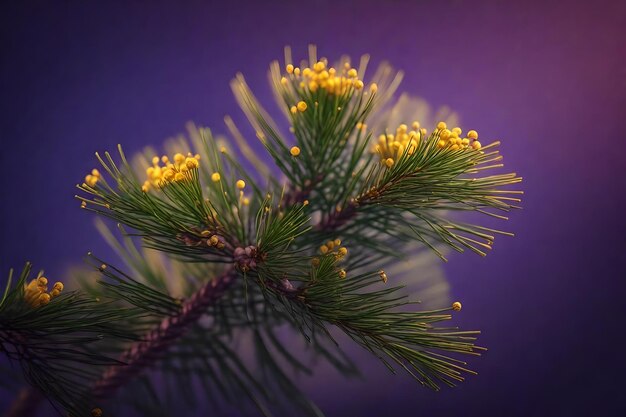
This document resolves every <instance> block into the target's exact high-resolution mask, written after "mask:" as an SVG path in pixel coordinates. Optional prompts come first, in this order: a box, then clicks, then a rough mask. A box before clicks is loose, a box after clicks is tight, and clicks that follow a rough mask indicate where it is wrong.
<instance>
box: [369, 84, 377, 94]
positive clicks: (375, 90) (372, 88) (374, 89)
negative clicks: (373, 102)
mask: <svg viewBox="0 0 626 417" xmlns="http://www.w3.org/2000/svg"><path fill="white" fill-rule="evenodd" d="M370 91H371V92H372V94H376V92H377V91H378V84H376V83H372V84H371V85H370Z"/></svg>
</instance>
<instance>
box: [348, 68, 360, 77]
mask: <svg viewBox="0 0 626 417" xmlns="http://www.w3.org/2000/svg"><path fill="white" fill-rule="evenodd" d="M357 75H358V74H357V72H356V70H355V69H354V68H350V69H349V70H348V77H351V78H356V76H357Z"/></svg>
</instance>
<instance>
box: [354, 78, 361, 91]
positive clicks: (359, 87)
mask: <svg viewBox="0 0 626 417" xmlns="http://www.w3.org/2000/svg"><path fill="white" fill-rule="evenodd" d="M354 88H356V89H357V90H360V89H362V88H363V81H361V80H356V81H355V82H354Z"/></svg>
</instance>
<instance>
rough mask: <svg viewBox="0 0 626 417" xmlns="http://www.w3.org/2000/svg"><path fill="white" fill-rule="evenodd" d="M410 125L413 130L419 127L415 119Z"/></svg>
mask: <svg viewBox="0 0 626 417" xmlns="http://www.w3.org/2000/svg"><path fill="white" fill-rule="evenodd" d="M411 127H412V128H413V130H417V129H419V128H420V122H418V121H417V120H416V121H414V122H413V124H412V125H411Z"/></svg>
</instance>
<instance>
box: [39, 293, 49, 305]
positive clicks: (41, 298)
mask: <svg viewBox="0 0 626 417" xmlns="http://www.w3.org/2000/svg"><path fill="white" fill-rule="evenodd" d="M51 298H52V297H50V294H48V293H45V292H44V293H42V294H39V298H38V300H39V304H40V305H42V306H45V305H46V304H48V303H49V302H50V299H51Z"/></svg>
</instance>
